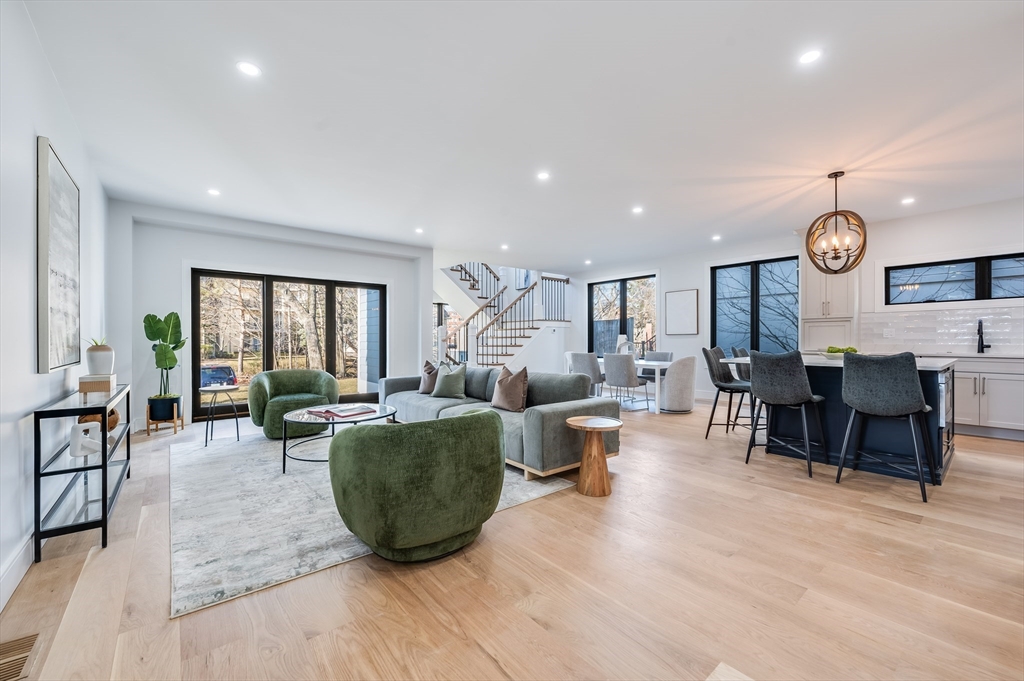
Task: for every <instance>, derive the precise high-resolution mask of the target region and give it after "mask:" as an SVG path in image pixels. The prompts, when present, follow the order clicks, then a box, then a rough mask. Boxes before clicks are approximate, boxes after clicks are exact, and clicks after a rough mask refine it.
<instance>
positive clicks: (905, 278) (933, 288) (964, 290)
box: [885, 254, 1024, 305]
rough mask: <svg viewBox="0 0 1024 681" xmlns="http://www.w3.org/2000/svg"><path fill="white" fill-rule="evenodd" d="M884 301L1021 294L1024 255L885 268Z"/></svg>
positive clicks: (935, 300)
mask: <svg viewBox="0 0 1024 681" xmlns="http://www.w3.org/2000/svg"><path fill="white" fill-rule="evenodd" d="M885 283H886V289H885V304H886V305H905V304H907V303H944V302H949V301H954V300H990V299H993V298H1022V297H1024V254H1017V255H1008V256H991V257H984V258H974V259H968V260H949V261H946V262H932V263H924V264H920V265H907V266H903V267H887V268H885Z"/></svg>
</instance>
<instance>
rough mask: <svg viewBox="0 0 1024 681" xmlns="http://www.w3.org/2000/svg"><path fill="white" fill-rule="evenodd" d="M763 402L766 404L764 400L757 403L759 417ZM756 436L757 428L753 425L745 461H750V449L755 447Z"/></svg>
mask: <svg viewBox="0 0 1024 681" xmlns="http://www.w3.org/2000/svg"><path fill="white" fill-rule="evenodd" d="M751 404H753V402H751ZM762 404H764V402H761V403H760V404H758V405H757V417H756V418H758V419H760V418H761V405H762ZM751 418H754V417H751ZM755 423H756V421H755ZM756 437H757V428H754V427H753V426H751V428H750V441H749V442H748V443H747V460H746V461H745V462H744V463H750V450H751V449H753V448H754V438H756Z"/></svg>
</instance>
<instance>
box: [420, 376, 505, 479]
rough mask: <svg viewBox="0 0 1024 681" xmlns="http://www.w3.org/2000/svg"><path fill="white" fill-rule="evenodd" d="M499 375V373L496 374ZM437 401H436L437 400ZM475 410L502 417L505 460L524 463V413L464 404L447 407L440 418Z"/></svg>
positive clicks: (480, 404)
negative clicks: (486, 410) (483, 410)
mask: <svg viewBox="0 0 1024 681" xmlns="http://www.w3.org/2000/svg"><path fill="white" fill-rule="evenodd" d="M495 373H497V372H495ZM435 401H436V400H435ZM473 409H490V410H492V411H494V412H495V413H496V414H497V415H498V416H500V417H501V424H502V426H503V427H504V428H503V430H504V433H505V458H507V459H512V460H513V461H518V462H519V463H522V462H523V414H522V412H514V411H505V410H504V409H495V408H494V407H491V406H488V405H487V404H486V403H483V404H482V403H480V402H477V403H475V404H463V405H459V406H455V407H447V408H446V409H443V410H442V411H441V416H440V418H443V419H447V418H451V417H453V416H461V415H462V414H465V413H466V412H467V411H472V410H473Z"/></svg>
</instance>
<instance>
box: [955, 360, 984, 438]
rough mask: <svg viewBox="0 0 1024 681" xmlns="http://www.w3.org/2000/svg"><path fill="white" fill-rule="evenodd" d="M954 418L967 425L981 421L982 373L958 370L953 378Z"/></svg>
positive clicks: (973, 424) (975, 424)
mask: <svg viewBox="0 0 1024 681" xmlns="http://www.w3.org/2000/svg"><path fill="white" fill-rule="evenodd" d="M953 418H954V420H955V421H956V422H957V423H962V424H964V425H966V426H977V425H979V424H980V423H981V374H976V373H971V372H969V371H957V372H956V378H955V379H954V380H953Z"/></svg>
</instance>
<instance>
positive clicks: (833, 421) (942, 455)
mask: <svg viewBox="0 0 1024 681" xmlns="http://www.w3.org/2000/svg"><path fill="white" fill-rule="evenodd" d="M803 359H804V365H805V366H806V367H807V378H808V380H809V381H810V383H811V390H813V391H814V394H815V395H821V396H822V397H824V398H825V401H824V402H823V403H822V404H821V420H822V427H823V428H824V430H825V439H826V444H827V450H826V451H824V452H823V451H822V450H821V448H820V447H816V446H814V445H811V460H812V461H813V462H814V463H820V464H827V465H829V466H833V467H834V466H838V465H839V455H840V453H841V452H842V449H843V438H844V437H845V436H846V426H847V423H848V422H849V420H850V408H849V407H847V406H846V404H844V403H843V362H842V360H834V359H828V358H825V357H823V356H821V355H820V354H818V353H807V354H804V356H803ZM724 361H725V363H727V364H748V363H749V362H750V360H749V359H747V358H745V357H741V358H730V359H726V360H724ZM955 362H956V360H955V359H938V358H927V357H919V358H918V359H917V369H918V375H919V376H920V377H921V388H922V390H923V391H924V400H925V402H926V403H927V404H928V406H930V407H931V408H932V411H931V412H930V413H928V414H927V416H926V421H927V425H928V428H927V431H926V432H925V437H926V444H927V446H928V447H929V448H930V449H931V450H932V452H933V453H934V457H935V461H936V464H937V469H936V471H935V477H936V481H937V482H938V483H939V484H942V480H943V479H944V478H945V474H946V472H947V471H948V470H949V466H950V462H951V460H952V458H953V454H954V453H955V447H954V441H953V440H954V428H953V366H954V364H955ZM772 412H773V414H774V416H773V418H772V420H771V421H772V422H771V423H768V433H769V434H770V435H771V437H774V438H780V439H782V440H789V441H792V442H793V443H798V446H799V447H801V448H802V446H803V428H802V426H801V423H800V411H799V410H798V409H786V408H782V407H780V408H778V409H773V410H772ZM761 415H762V416H761V417H762V420H764V419H766V415H765V410H762V412H761ZM865 420H866V421H867V423H866V424H865V426H864V427H863V428H862V430H863V432H862V433H857V432H854V433H853V434H852V436H851V443H850V453H849V454H848V455H847V459H846V469H847V470H853V469H854V468H855V467H856V468H857V469H858V470H862V471H868V472H872V473H880V474H882V475H889V476H894V477H899V478H908V479H912V480H916V479H917V477H916V474H911V473H909V472H906V471H902V470H899V469H896V468H892V467H890V466H885V465H882V464H878V463H874V462H871V461H868V460H867V459H863V460H859V461H856V465H855V461H854V457H853V452H854V451H855V450H858V449H859V450H864V451H868V452H870V453H871V454H872V455H873V456H876V457H878V458H880V459H882V460H887V459H891V460H892V461H893V462H894V463H898V464H902V465H903V466H907V464H908V462H909V464H910V466H911V467H913V460H914V449H913V444H912V441H911V439H910V428H909V426H907V422H906V420H905V419H904V420H896V419H884V418H872V419H869V420H868V419H865ZM762 422H763V421H762ZM808 428H809V431H808V432H809V434H810V438H811V441H812V442H817V441H818V440H819V435H818V432H817V425H816V424H815V422H814V419H813V417H810V416H809V418H808ZM855 431H856V429H855ZM758 441H759V442H760V441H761V440H760V438H759V439H758ZM766 451H767V452H768V453H769V454H781V455H782V456H790V457H793V458H799V459H802V458H803V454H801V453H797V452H794V451H792V450H790V449H787V448H785V447H780V446H778V445H769V446H768V447H767V448H766ZM887 454H891V455H893V456H892V457H888V456H886V455H887ZM922 458H923V457H922ZM822 472H823V473H825V472H824V471H822ZM827 474H828V475H832V476H833V477H834V474H835V470H834V469H833V470H832V471H830V472H828V473H827ZM925 479H926V480H928V474H927V471H926V472H925Z"/></svg>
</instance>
